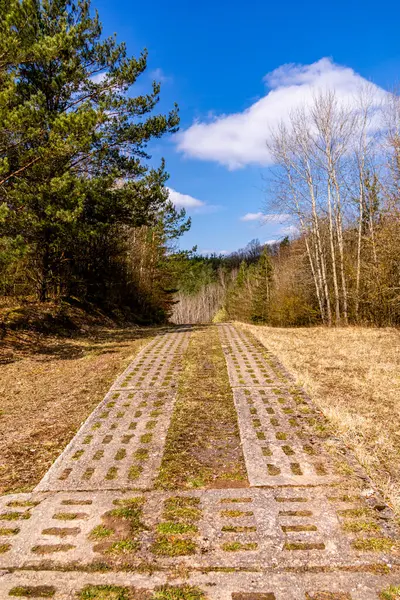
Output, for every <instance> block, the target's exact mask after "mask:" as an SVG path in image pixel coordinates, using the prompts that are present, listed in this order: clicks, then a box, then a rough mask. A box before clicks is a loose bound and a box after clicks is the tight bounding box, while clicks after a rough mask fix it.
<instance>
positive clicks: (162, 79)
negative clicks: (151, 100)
mask: <svg viewBox="0 0 400 600" xmlns="http://www.w3.org/2000/svg"><path fill="white" fill-rule="evenodd" d="M149 76H150V78H151V79H152V80H155V81H158V82H159V83H169V82H170V81H172V77H170V76H169V75H166V74H165V73H164V71H163V70H162V69H160V67H157V69H153V70H152V71H150V73H149Z"/></svg>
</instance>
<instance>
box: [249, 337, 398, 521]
mask: <svg viewBox="0 0 400 600" xmlns="http://www.w3.org/2000/svg"><path fill="white" fill-rule="evenodd" d="M245 327H247V328H248V329H249V330H250V331H251V332H252V333H253V334H254V335H255V336H256V337H257V338H258V339H259V340H260V341H261V342H262V343H263V344H264V345H265V346H266V347H268V348H269V349H270V350H271V351H272V352H274V353H275V354H276V355H277V356H278V358H279V359H280V360H281V362H282V363H283V365H284V366H285V367H286V368H287V369H288V370H289V371H290V372H292V373H293V374H294V375H295V376H296V377H297V379H298V383H299V384H300V385H302V386H303V387H304V388H305V389H306V391H307V392H308V393H309V394H310V396H311V397H312V399H313V400H314V402H315V404H316V405H317V406H319V407H320V408H321V409H322V411H323V412H324V414H325V415H326V417H327V418H328V420H329V421H330V422H331V424H332V426H333V428H334V429H335V430H337V431H339V432H340V434H341V436H342V437H343V438H344V440H345V443H346V444H347V445H348V446H349V447H351V448H352V449H353V450H354V452H355V454H356V455H357V457H358V459H359V461H360V462H361V463H362V464H363V465H364V466H365V468H366V470H367V471H368V473H369V474H370V475H371V476H372V478H373V479H374V480H375V482H376V483H377V485H378V486H379V488H380V489H381V490H382V491H383V492H384V494H385V496H386V498H387V499H388V500H389V501H390V502H391V504H392V506H393V507H394V508H395V509H396V510H397V511H398V512H400V331H399V330H396V329H394V328H386V329H372V328H361V327H351V328H338V329H326V328H321V327H312V328H298V329H294V328H273V327H264V326H254V325H246V326H245Z"/></svg>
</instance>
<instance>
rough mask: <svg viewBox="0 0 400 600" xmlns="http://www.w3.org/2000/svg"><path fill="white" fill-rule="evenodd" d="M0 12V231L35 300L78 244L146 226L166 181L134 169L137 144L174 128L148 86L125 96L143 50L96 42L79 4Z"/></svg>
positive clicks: (19, 3) (141, 157)
mask: <svg viewBox="0 0 400 600" xmlns="http://www.w3.org/2000/svg"><path fill="white" fill-rule="evenodd" d="M0 8H1V12H2V23H1V27H0V107H1V108H0V233H2V234H4V235H7V236H9V237H10V238H11V239H13V238H16V237H17V236H22V238H23V240H24V243H25V244H26V247H27V249H28V253H29V256H30V261H31V263H30V264H31V276H32V277H33V278H34V280H35V284H36V288H37V293H38V297H39V298H40V300H42V301H43V300H45V299H46V298H47V296H48V293H49V286H51V285H53V286H54V285H56V284H57V285H60V281H59V278H60V273H62V272H64V273H65V272H66V271H65V269H63V265H64V263H65V262H66V261H71V260H72V257H73V248H74V246H75V244H77V243H78V245H79V242H80V238H83V239H90V238H91V236H93V235H94V236H98V235H101V232H102V230H103V229H104V228H107V227H110V226H112V225H115V224H126V225H131V226H138V225H143V224H151V223H155V222H156V221H157V215H158V214H159V211H160V209H161V208H162V207H163V206H165V204H166V203H167V199H168V194H167V192H166V190H165V188H164V183H165V177H166V176H165V173H164V166H163V165H161V167H160V169H153V170H151V169H149V168H148V166H147V165H146V163H145V161H146V160H147V159H148V158H149V156H148V155H147V154H146V145H147V144H148V142H149V141H150V140H151V139H153V138H158V137H161V136H162V135H164V134H165V133H168V132H174V131H176V129H177V126H178V122H179V119H178V114H177V108H176V107H175V108H174V109H173V110H172V111H171V112H170V113H169V114H168V115H159V114H153V111H154V109H155V107H156V105H157V102H158V100H159V92H160V86H159V84H157V83H154V84H153V88H152V90H151V92H150V93H149V94H148V95H140V96H137V97H133V96H131V95H130V88H131V86H133V85H134V84H135V82H136V81H137V79H138V77H139V76H140V75H141V74H142V73H143V72H144V70H145V69H146V58H147V54H146V51H144V52H143V53H142V54H141V55H140V56H139V58H137V59H136V58H130V57H128V55H127V52H126V47H125V44H119V43H117V41H116V38H115V36H113V37H110V38H107V39H105V40H103V39H102V37H101V34H102V28H101V24H100V21H99V17H98V15H97V13H96V14H94V15H93V14H92V13H91V10H90V1H89V0H78V1H77V2H73V0H0ZM99 232H100V233H99ZM57 278H58V279H57ZM61 283H63V282H61Z"/></svg>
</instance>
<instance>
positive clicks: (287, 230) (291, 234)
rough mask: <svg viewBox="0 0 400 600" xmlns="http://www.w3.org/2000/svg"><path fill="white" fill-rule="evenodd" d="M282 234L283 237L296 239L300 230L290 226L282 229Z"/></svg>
mask: <svg viewBox="0 0 400 600" xmlns="http://www.w3.org/2000/svg"><path fill="white" fill-rule="evenodd" d="M280 232H281V233H282V234H283V235H288V236H289V237H295V236H296V235H298V233H299V230H298V228H297V227H296V226H295V225H288V226H287V227H281V229H280Z"/></svg>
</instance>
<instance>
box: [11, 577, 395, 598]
mask: <svg viewBox="0 0 400 600" xmlns="http://www.w3.org/2000/svg"><path fill="white" fill-rule="evenodd" d="M0 583H1V589H2V592H0V593H1V594H2V595H0V598H1V599H2V600H6V599H8V600H9V599H10V596H9V593H10V591H11V590H13V589H15V588H18V587H19V588H20V589H21V588H23V587H25V588H28V587H30V588H31V589H32V588H34V587H39V586H47V587H48V589H51V588H52V590H53V592H54V595H53V596H52V597H53V598H54V600H77V599H79V598H82V596H81V594H82V591H83V590H85V589H86V590H87V588H88V587H89V586H91V587H92V586H93V587H94V586H110V587H111V586H120V587H124V588H128V589H129V588H130V589H131V590H136V591H137V592H139V591H140V592H141V594H142V595H141V596H138V597H139V598H140V599H141V600H142V598H143V600H144V599H145V598H146V595H145V593H146V592H147V593H148V595H147V598H148V599H149V600H150V599H151V598H153V593H154V590H157V589H158V588H160V587H161V586H165V585H169V586H171V587H179V586H189V585H191V586H195V587H196V588H198V589H200V590H201V591H202V592H203V593H204V600H378V599H379V594H380V591H381V590H382V589H384V588H386V587H388V586H389V585H398V584H399V575H396V574H393V575H387V576H386V577H385V578H383V577H382V576H379V575H374V574H372V573H361V574H360V573H334V574H332V573H318V574H317V573H285V574H274V573H264V572H260V573H246V572H242V573H208V574H205V573H193V574H192V575H191V576H190V578H189V579H180V578H174V579H172V580H171V579H170V578H168V576H167V575H165V574H154V575H140V574H133V573H95V574H93V573H74V574H73V577H71V573H64V572H51V571H47V572H35V571H32V572H19V573H18V572H17V573H12V574H9V573H5V574H3V575H2V574H1V573H0ZM92 589H93V588H92ZM103 594H104V592H103ZM86 597H87V596H86ZM105 597H106V596H104V595H103V596H101V598H102V599H104V598H105ZM171 597H174V596H172V595H171ZM176 597H179V596H177V595H176ZM192 597H194V596H192ZM110 598H112V596H111V592H110Z"/></svg>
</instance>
